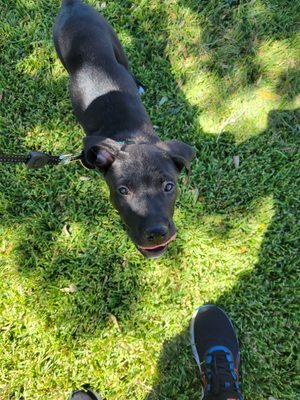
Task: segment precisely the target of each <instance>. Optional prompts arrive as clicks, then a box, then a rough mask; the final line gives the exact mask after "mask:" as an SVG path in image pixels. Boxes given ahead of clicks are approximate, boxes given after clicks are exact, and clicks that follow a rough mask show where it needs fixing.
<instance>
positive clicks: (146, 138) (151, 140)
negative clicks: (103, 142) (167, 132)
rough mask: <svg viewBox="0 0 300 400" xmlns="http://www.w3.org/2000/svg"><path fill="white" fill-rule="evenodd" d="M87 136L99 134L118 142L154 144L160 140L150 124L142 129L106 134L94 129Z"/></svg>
mask: <svg viewBox="0 0 300 400" xmlns="http://www.w3.org/2000/svg"><path fill="white" fill-rule="evenodd" d="M88 136H101V137H103V138H109V139H112V140H115V141H116V142H117V143H119V144H125V145H126V144H155V143H158V142H159V141H160V139H159V137H158V136H157V135H156V133H155V131H154V129H153V127H152V125H150V126H148V124H147V125H146V126H143V127H142V129H138V130H134V131H130V132H129V131H127V130H124V131H121V132H113V133H110V134H108V135H106V134H105V133H104V132H102V131H100V130H99V131H95V132H93V133H91V134H90V135H88Z"/></svg>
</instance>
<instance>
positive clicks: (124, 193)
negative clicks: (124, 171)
mask: <svg viewBox="0 0 300 400" xmlns="http://www.w3.org/2000/svg"><path fill="white" fill-rule="evenodd" d="M118 190H119V193H120V194H121V195H122V196H127V195H128V194H129V189H128V188H127V187H126V186H120V187H119V188H118Z"/></svg>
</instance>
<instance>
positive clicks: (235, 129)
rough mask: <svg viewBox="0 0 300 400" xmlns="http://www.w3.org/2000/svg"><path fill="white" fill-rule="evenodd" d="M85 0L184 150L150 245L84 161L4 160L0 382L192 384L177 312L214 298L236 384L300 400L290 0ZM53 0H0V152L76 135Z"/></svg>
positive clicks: (151, 391)
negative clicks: (156, 252) (237, 366)
mask: <svg viewBox="0 0 300 400" xmlns="http://www.w3.org/2000/svg"><path fill="white" fill-rule="evenodd" d="M89 4H91V5H93V6H95V7H96V8H97V10H99V11H101V12H102V13H103V14H104V15H105V16H106V17H107V19H108V20H109V21H110V22H111V23H112V25H113V26H114V28H115V30H116V31H117V33H118V35H119V37H120V39H121V41H122V43H123V45H124V47H125V49H126V52H127V54H128V56H129V59H130V65H131V69H132V71H133V72H134V73H135V74H136V75H137V76H138V78H139V79H140V80H141V81H142V82H143V83H144V85H145V86H146V93H145V95H144V96H143V101H144V103H145V106H146V108H147V110H148V112H149V114H150V116H151V119H152V121H153V124H154V126H155V127H156V129H157V132H158V134H159V135H160V137H161V138H162V139H173V138H176V139H180V140H183V141H186V142H188V143H191V144H192V145H194V146H195V147H196V148H197V157H196V159H195V160H194V161H193V163H192V171H191V175H190V177H189V178H187V177H185V176H184V175H183V176H182V177H181V180H180V195H179V198H178V201H177V207H176V213H175V221H176V224H177V228H178V237H177V240H176V242H174V243H173V244H172V245H171V246H170V248H169V250H168V252H167V253H166V254H165V255H164V257H162V258H160V259H157V260H147V259H144V258H143V257H142V256H141V255H140V254H139V253H138V252H137V251H136V249H135V246H134V245H133V244H132V243H131V242H130V240H129V239H128V237H127V235H126V233H125V231H124V228H123V226H122V223H121V221H120V218H119V216H118V215H117V213H116V212H115V211H114V210H113V208H112V206H111V205H110V203H109V199H108V189H107V187H106V185H105V182H104V181H103V180H102V179H101V178H99V176H98V175H97V174H96V173H95V172H93V171H90V170H86V169H83V168H82V167H81V166H80V165H79V164H72V165H68V166H58V167H55V168H51V167H47V168H44V169H43V170H38V171H31V170H27V169H25V168H24V167H23V166H22V165H18V166H9V165H0V218H1V220H0V399H1V400H9V399H14V400H16V399H25V400H32V399H34V400H64V399H65V398H66V396H67V394H68V393H69V392H70V391H71V390H72V389H74V388H76V387H80V386H81V385H83V384H85V383H89V384H90V385H91V386H92V387H93V388H94V389H96V390H98V391H99V392H100V393H101V394H102V395H103V396H105V397H106V399H107V400H113V399H139V400H140V399H143V400H155V399H157V400H158V399H161V400H167V399H168V400H171V399H174V400H175V399H176V400H191V399H192V400H193V399H195V400H196V399H199V398H200V379H199V373H198V370H197V368H196V366H195V363H194V361H193V358H192V353H191V350H190V343H189V333H188V327H189V321H190V318H191V316H192V314H193V311H194V309H195V308H196V307H197V306H199V305H202V304H204V303H208V302H209V303H216V304H218V305H219V306H221V307H223V308H224V309H225V310H226V311H227V312H228V314H229V315H230V317H231V318H232V320H233V321H234V324H235V327H236V329H237V332H238V336H239V340H240V344H241V351H242V366H241V375H242V376H241V378H242V390H243V393H244V395H245V398H246V399H255V400H269V399H272V400H274V399H276V400H296V398H297V389H296V387H297V385H298V384H299V370H298V371H297V355H298V350H297V346H298V345H299V326H300V318H299V297H298V302H297V293H298V294H299V266H300V261H299V253H300V251H299V244H300V233H299V232H300V226H299V206H300V204H299V189H300V155H299V148H300V139H299V138H300V37H299V29H300V0H293V1H290V0H248V1H246V0H240V1H238V0H202V1H199V0H168V1H161V0H147V1H146V0H145V1H144V0H141V1H138V0H128V1H127V0H116V1H111V0H108V1H92V0H90V1H89ZM58 9H59V1H58V0H55V1H49V0H0V15H1V19H0V153H2V152H3V153H8V154H14V153H16V154H20V153H21V154H22V153H25V154H26V153H27V152H28V151H29V150H33V149H34V150H41V151H48V152H49V151H51V152H52V153H53V154H62V153H74V154H76V153H77V152H79V151H81V148H82V137H83V132H82V130H81V128H80V126H79V125H78V124H77V123H76V121H75V118H74V116H73V114H72V109H71V105H70V100H69V96H68V78H67V74H66V72H65V71H64V69H63V67H62V66H61V64H60V62H59V60H58V58H57V56H56V54H55V51H54V47H53V44H52V39H51V29H52V25H53V21H54V18H55V15H56V14H57V12H58ZM234 156H235V158H234V159H235V163H234V162H233V157H234ZM238 164H239V165H238ZM237 167H238V168H237Z"/></svg>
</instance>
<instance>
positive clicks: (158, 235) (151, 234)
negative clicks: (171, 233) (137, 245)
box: [146, 225, 168, 244]
mask: <svg viewBox="0 0 300 400" xmlns="http://www.w3.org/2000/svg"><path fill="white" fill-rule="evenodd" d="M167 234H168V227H167V226H166V225H155V226H152V227H151V228H148V229H146V238H147V240H149V242H153V244H159V243H161V242H162V241H163V240H164V239H165V238H166V236H167Z"/></svg>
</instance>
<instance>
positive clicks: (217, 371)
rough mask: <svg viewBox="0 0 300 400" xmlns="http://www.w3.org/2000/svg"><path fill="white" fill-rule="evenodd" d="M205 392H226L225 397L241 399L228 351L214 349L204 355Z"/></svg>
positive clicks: (214, 393) (218, 393) (217, 393)
mask: <svg viewBox="0 0 300 400" xmlns="http://www.w3.org/2000/svg"><path fill="white" fill-rule="evenodd" d="M206 376H207V380H208V385H207V393H212V394H213V395H214V396H216V395H221V394H226V397H227V398H233V399H240V400H243V398H242V396H241V393H240V391H239V384H238V380H237V375H236V373H235V371H234V364H233V360H232V357H231V354H230V353H225V352H224V351H216V352H214V353H208V354H207V356H206Z"/></svg>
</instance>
